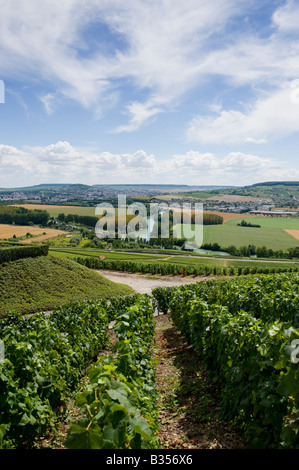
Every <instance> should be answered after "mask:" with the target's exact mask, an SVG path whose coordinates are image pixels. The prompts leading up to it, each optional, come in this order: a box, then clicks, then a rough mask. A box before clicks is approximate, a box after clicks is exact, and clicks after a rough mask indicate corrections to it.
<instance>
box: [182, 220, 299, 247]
mask: <svg viewBox="0 0 299 470" xmlns="http://www.w3.org/2000/svg"><path fill="white" fill-rule="evenodd" d="M241 220H242V219H237V220H230V221H229V223H228V222H226V223H225V224H223V225H205V226H204V227H203V242H204V243H218V244H219V245H220V246H221V248H227V247H228V246H230V245H235V246H236V247H237V248H239V247H241V246H248V245H255V246H256V247H263V246H265V247H266V248H268V249H270V248H271V249H272V250H274V251H278V250H287V249H288V248H295V247H296V246H298V245H299V242H298V240H296V239H295V238H294V237H292V236H291V235H289V234H288V233H287V232H285V231H284V229H283V228H282V227H275V226H271V225H268V226H263V227H261V228H253V227H238V226H237V223H240V222H241ZM247 220H248V221H251V223H255V222H254V220H255V218H250V219H247ZM233 222H234V223H233ZM270 222H271V220H269V221H268V222H267V223H268V224H270ZM272 223H273V224H274V221H272ZM276 223H277V224H278V221H277V222H276ZM280 223H281V222H280ZM193 228H194V226H192V229H193ZM285 228H288V227H285ZM181 233H182V227H181V224H177V225H175V226H174V235H175V236H177V237H179V236H181Z"/></svg>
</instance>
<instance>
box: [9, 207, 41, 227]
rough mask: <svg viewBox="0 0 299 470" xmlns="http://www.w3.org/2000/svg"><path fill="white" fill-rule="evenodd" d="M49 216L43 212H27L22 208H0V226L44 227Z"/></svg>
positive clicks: (27, 210)
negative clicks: (32, 225)
mask: <svg viewBox="0 0 299 470" xmlns="http://www.w3.org/2000/svg"><path fill="white" fill-rule="evenodd" d="M49 218H50V215H49V213H48V212H47V211H45V210H29V209H25V208H24V207H14V206H0V224H16V225H30V223H32V224H34V225H46V224H47V222H48V221H49Z"/></svg>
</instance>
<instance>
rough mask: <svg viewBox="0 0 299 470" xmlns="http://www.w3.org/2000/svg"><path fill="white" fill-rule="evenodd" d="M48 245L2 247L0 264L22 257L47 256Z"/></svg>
mask: <svg viewBox="0 0 299 470" xmlns="http://www.w3.org/2000/svg"><path fill="white" fill-rule="evenodd" d="M48 252H49V246H48V245H39V246H16V247H9V248H1V249H0V264H3V263H8V262H9V261H16V260H17V259H21V258H35V257H37V256H47V255H48Z"/></svg>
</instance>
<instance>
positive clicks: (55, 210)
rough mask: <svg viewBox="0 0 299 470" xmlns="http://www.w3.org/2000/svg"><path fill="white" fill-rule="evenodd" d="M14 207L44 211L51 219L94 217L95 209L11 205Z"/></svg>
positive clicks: (45, 205)
mask: <svg viewBox="0 0 299 470" xmlns="http://www.w3.org/2000/svg"><path fill="white" fill-rule="evenodd" d="M12 205H14V206H15V207H24V208H25V209H31V210H45V211H47V212H49V214H50V216H51V217H58V215H59V214H61V213H63V214H65V215H68V214H77V215H89V216H95V207H94V206H92V207H80V206H55V205H51V204H48V205H47V204H12Z"/></svg>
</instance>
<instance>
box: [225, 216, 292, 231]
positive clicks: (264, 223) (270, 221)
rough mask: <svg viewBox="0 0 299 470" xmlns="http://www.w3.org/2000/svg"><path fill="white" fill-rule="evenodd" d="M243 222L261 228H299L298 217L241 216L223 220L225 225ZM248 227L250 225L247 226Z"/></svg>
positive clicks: (235, 224)
mask: <svg viewBox="0 0 299 470" xmlns="http://www.w3.org/2000/svg"><path fill="white" fill-rule="evenodd" d="M242 220H245V222H248V223H251V224H256V225H260V226H261V228H275V229H291V230H299V217H247V218H246V216H245V217H242V219H231V220H228V221H227V222H225V225H233V226H237V225H238V224H239V223H241V222H242ZM249 228H250V227H249ZM251 228H252V227H251Z"/></svg>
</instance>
